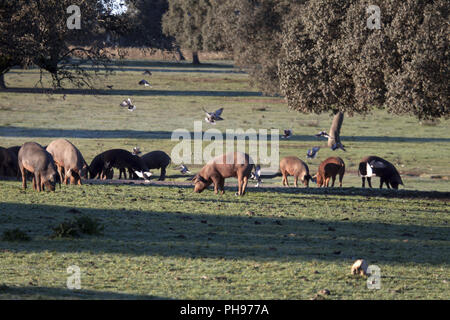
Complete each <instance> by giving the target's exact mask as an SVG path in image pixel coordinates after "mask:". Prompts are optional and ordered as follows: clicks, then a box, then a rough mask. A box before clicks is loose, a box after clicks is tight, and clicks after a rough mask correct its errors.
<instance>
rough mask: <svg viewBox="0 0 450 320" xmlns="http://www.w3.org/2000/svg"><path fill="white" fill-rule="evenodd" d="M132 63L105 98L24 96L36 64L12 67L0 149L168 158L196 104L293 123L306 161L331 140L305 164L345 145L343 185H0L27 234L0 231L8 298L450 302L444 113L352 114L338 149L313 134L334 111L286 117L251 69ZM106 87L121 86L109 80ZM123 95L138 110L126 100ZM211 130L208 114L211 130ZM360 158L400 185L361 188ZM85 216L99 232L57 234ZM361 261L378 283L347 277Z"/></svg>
mask: <svg viewBox="0 0 450 320" xmlns="http://www.w3.org/2000/svg"><path fill="white" fill-rule="evenodd" d="M124 68H126V70H125V71H117V73H116V74H115V75H113V76H111V77H109V78H108V79H107V80H106V81H100V82H99V84H98V86H99V88H100V89H102V90H103V91H100V93H99V94H98V95H82V94H76V92H77V91H75V94H70V93H69V94H67V98H66V100H63V99H62V94H55V95H47V94H41V93H24V92H17V91H24V90H22V89H20V88H31V87H33V86H34V84H35V82H36V81H37V80H38V77H39V75H38V73H37V72H36V70H13V71H12V72H10V73H8V74H7V76H6V82H7V84H8V85H9V86H10V87H13V88H15V89H13V90H11V91H10V92H0V101H1V103H0V145H1V146H3V147H9V146H13V145H21V144H22V143H24V142H26V141H37V142H39V143H41V144H43V145H45V144H48V143H49V142H51V141H52V140H54V139H56V138H60V137H66V138H68V139H69V140H70V141H72V142H73V143H74V144H75V145H76V146H77V147H78V148H79V149H80V150H81V152H82V153H83V155H84V156H85V158H86V160H87V161H88V162H90V161H91V159H92V158H93V157H94V156H95V155H96V154H98V153H100V152H102V151H104V150H107V149H110V148H124V149H127V150H131V149H132V148H133V147H134V146H136V145H137V146H139V147H140V148H141V150H142V151H143V152H148V151H151V150H155V149H159V150H164V151H166V152H167V153H169V154H170V153H171V150H172V148H173V147H174V146H175V145H176V144H177V142H176V141H171V140H170V136H171V132H172V131H173V130H175V129H178V128H185V129H187V130H189V131H192V130H193V122H194V121H202V119H203V112H202V110H201V108H202V107H205V108H206V109H209V110H215V109H217V108H218V107H224V108H225V110H224V113H223V117H224V118H225V121H223V122H221V123H218V124H217V126H215V127H214V128H216V129H219V130H222V131H223V132H225V130H226V129H227V128H242V129H248V128H254V129H257V130H258V129H270V128H276V129H279V130H280V131H282V130H283V129H285V128H292V129H293V130H294V137H293V139H291V140H289V141H284V140H280V158H281V157H283V156H286V155H296V156H299V157H300V158H302V159H304V160H306V159H305V158H306V155H305V154H306V150H307V149H309V148H311V147H312V146H314V145H320V146H323V147H324V148H323V149H321V150H320V152H319V156H318V158H317V159H313V160H308V161H307V163H308V164H309V167H310V169H311V171H313V172H314V171H315V170H317V166H318V164H319V163H320V161H321V160H323V159H325V158H326V157H328V156H331V155H339V156H340V157H342V158H343V159H344V161H345V163H346V169H347V173H346V176H345V177H344V187H346V188H345V189H344V190H342V191H336V190H335V191H329V190H317V189H316V188H314V187H313V188H310V189H309V190H305V189H304V188H301V189H295V188H289V189H287V188H281V178H279V177H277V178H274V179H272V180H267V181H266V180H265V181H264V184H266V185H268V184H270V185H275V186H278V188H263V189H251V190H249V192H248V194H247V195H246V196H244V197H242V198H237V197H235V196H234V191H235V190H234V189H235V188H234V187H231V188H228V189H227V192H226V193H225V195H223V196H216V195H214V194H213V193H212V192H211V191H205V192H204V193H201V194H194V193H193V190H192V187H182V186H144V185H140V186H134V185H120V186H119V185H88V184H85V185H83V186H81V187H79V186H62V188H61V189H58V188H57V190H56V192H55V193H37V192H34V191H33V190H31V189H27V190H22V189H21V183H20V182H18V181H1V182H0V234H3V233H4V232H5V231H7V230H14V229H16V228H18V229H20V230H21V231H23V232H25V233H26V235H27V236H29V237H30V238H31V240H30V241H26V242H10V241H0V298H4V299H11V298H21V299H22V298H43V299H59V298H69V299H141V298H142V299H149V298H150V299H151V298H155V299H310V298H312V297H314V296H315V294H316V293H317V292H318V291H320V290H322V289H325V288H326V289H329V290H330V292H331V294H330V295H329V296H327V297H326V298H327V299H449V298H450V295H449V292H450V291H449V288H448V283H449V281H450V271H449V264H450V259H449V257H450V249H449V248H450V233H449V226H448V223H449V209H448V200H449V199H448V194H447V195H445V194H444V193H443V192H449V191H450V188H449V181H448V180H446V179H448V177H449V176H450V171H449V169H448V158H449V156H450V144H449V142H450V135H449V132H450V131H449V129H450V122H449V121H448V120H447V121H443V120H441V121H440V123H439V124H437V125H434V126H428V125H421V124H419V122H418V120H416V119H414V118H412V117H397V116H392V115H388V114H387V113H385V112H384V111H376V112H374V113H373V114H371V115H367V116H365V117H363V116H354V117H347V118H346V119H345V120H344V126H343V129H342V133H341V135H342V139H343V143H344V144H345V145H346V147H347V150H348V151H347V152H345V153H344V152H333V151H331V150H329V149H328V148H326V147H325V141H324V140H316V139H315V138H314V137H313V135H314V134H315V133H317V132H319V131H321V130H328V128H329V126H330V122H331V117H330V116H329V115H326V114H324V115H304V114H300V113H298V112H294V111H289V110H288V109H287V107H286V105H285V104H284V102H283V100H282V99H280V98H271V97H263V96H260V95H259V94H258V92H257V90H255V89H254V88H251V87H250V86H249V84H248V76H247V75H245V74H242V73H235V72H233V71H237V70H233V69H232V68H231V66H230V65H229V64H227V63H224V62H222V63H221V64H217V65H214V64H209V65H206V66H204V67H198V68H193V67H191V66H189V65H180V66H177V65H176V64H170V63H169V64H168V63H156V62H154V63H152V62H145V63H144V62H135V61H134V62H129V63H127V65H126V66H124ZM146 68H149V69H150V70H152V72H153V76H152V77H151V78H150V79H149V80H150V82H151V83H152V85H153V88H151V89H144V88H141V87H139V86H137V82H138V81H139V80H141V79H142V78H144V76H142V71H143V69H146ZM106 84H113V85H114V88H113V90H109V89H105V90H104V88H105V87H106ZM128 96H131V97H132V98H133V100H134V101H135V104H136V105H137V110H136V111H135V112H132V113H130V112H128V111H126V110H123V109H121V108H120V107H119V103H120V102H121V101H122V99H124V98H126V97H128ZM261 108H265V109H266V110H265V111H260V110H259V109H261ZM209 128H211V127H210V126H207V124H206V123H205V122H203V130H204V131H206V130H207V129H209ZM365 155H379V156H381V157H383V158H385V159H387V160H390V161H392V162H393V163H394V164H395V165H396V166H397V167H398V169H399V171H400V173H401V174H402V178H403V180H404V182H405V188H402V187H401V189H405V191H404V190H400V191H399V192H395V191H383V192H378V191H376V190H372V191H370V190H368V189H366V190H364V191H362V190H361V189H359V188H358V187H359V186H360V183H361V181H360V179H359V178H358V177H357V175H356V170H357V164H358V162H359V160H360V158H361V157H363V156H365ZM189 167H190V168H191V166H189ZM192 168H193V171H194V172H196V171H197V170H198V169H199V168H200V166H192ZM177 173H178V172H177V171H176V170H174V169H173V168H172V167H170V169H169V170H168V174H169V175H171V174H177ZM156 174H158V173H157V172H156ZM439 176H440V178H439ZM432 177H433V178H432ZM169 180H171V179H170V178H169ZM178 180H180V181H181V180H183V179H178ZM230 181H231V182H233V180H230ZM291 181H292V180H291ZM377 185H378V179H375V182H374V186H377ZM413 190H419V191H418V192H414V191H413ZM421 191H438V192H440V193H437V194H432V193H421ZM408 192H409V193H408ZM435 195H439V198H438V197H437V196H435ZM446 196H447V198H445V197H446ZM443 197H444V198H443ZM84 216H87V217H89V218H91V219H93V220H96V219H98V223H100V224H101V225H102V226H103V227H104V229H103V230H102V232H101V234H98V235H86V234H81V236H80V237H78V238H54V237H52V235H53V228H54V227H56V226H57V225H59V224H60V223H62V222H64V221H73V220H75V219H76V218H79V217H84ZM358 258H364V259H366V260H367V261H368V262H369V264H372V265H377V266H379V267H380V269H381V276H382V278H381V289H380V290H369V289H367V286H366V280H367V279H366V278H364V277H358V276H352V275H350V268H351V265H352V264H353V262H354V261H355V260H356V259H358ZM71 265H77V266H79V267H80V269H81V286H82V290H79V291H72V290H69V289H67V287H66V281H67V277H68V276H69V274H68V273H67V267H69V266H71Z"/></svg>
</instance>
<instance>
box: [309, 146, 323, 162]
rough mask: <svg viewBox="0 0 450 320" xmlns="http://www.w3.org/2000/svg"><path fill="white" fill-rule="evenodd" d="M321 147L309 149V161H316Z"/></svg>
mask: <svg viewBox="0 0 450 320" xmlns="http://www.w3.org/2000/svg"><path fill="white" fill-rule="evenodd" d="M319 150H320V147H313V148H312V149H309V150H308V152H306V157H307V158H308V159H314V158H315V157H316V155H317V152H319Z"/></svg>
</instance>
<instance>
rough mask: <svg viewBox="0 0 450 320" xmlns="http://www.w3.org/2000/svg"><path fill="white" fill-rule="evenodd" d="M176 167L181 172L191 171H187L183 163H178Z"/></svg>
mask: <svg viewBox="0 0 450 320" xmlns="http://www.w3.org/2000/svg"><path fill="white" fill-rule="evenodd" d="M176 169H180V172H181V173H182V174H186V173H191V172H190V171H189V169H188V167H186V165H184V164H180V165H179V166H178V167H177V168H176Z"/></svg>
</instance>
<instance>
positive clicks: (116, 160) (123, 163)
mask: <svg viewBox="0 0 450 320" xmlns="http://www.w3.org/2000/svg"><path fill="white" fill-rule="evenodd" d="M111 168H117V169H119V172H120V174H119V179H121V178H122V173H123V175H124V178H125V179H126V170H127V169H128V170H129V171H132V172H138V173H139V174H140V175H141V176H142V177H147V178H148V177H150V176H151V173H150V172H148V168H147V166H146V165H145V163H144V161H143V160H142V159H141V158H140V157H138V156H135V155H133V154H132V153H131V152H129V151H127V150H123V149H111V150H108V151H105V152H102V153H100V154H99V155H97V156H96V157H95V158H94V159H93V160H92V162H91V164H90V166H89V172H90V178H91V179H94V178H95V177H97V178H102V177H105V176H107V175H108V172H109V171H110V169H111Z"/></svg>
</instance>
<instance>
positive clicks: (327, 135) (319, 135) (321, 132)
mask: <svg viewBox="0 0 450 320" xmlns="http://www.w3.org/2000/svg"><path fill="white" fill-rule="evenodd" d="M315 136H316V137H317V138H320V137H325V138H331V137H330V135H329V134H328V133H326V132H325V131H320V132H319V133H318V134H316V135H315Z"/></svg>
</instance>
